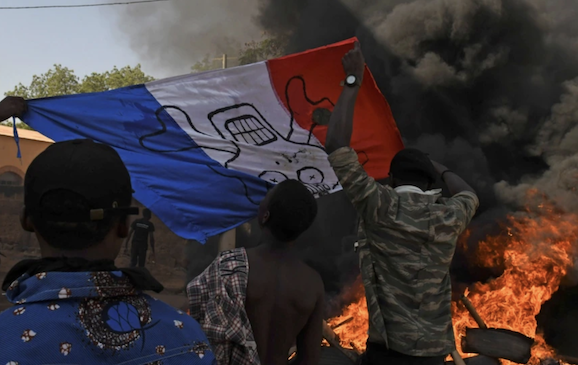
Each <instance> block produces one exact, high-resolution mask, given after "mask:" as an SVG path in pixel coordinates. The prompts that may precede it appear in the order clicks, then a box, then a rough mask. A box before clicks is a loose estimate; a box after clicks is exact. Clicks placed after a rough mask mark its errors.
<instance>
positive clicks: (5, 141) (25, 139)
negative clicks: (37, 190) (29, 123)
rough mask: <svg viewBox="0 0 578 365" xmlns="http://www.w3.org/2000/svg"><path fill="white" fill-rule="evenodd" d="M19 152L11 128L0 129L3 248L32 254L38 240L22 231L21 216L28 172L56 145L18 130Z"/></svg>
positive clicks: (0, 242) (0, 238) (0, 241)
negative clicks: (42, 155) (46, 151)
mask: <svg viewBox="0 0 578 365" xmlns="http://www.w3.org/2000/svg"><path fill="white" fill-rule="evenodd" d="M18 136H19V137H20V152H21V155H22V158H18V157H17V153H18V148H17V147H16V142H15V141H14V134H13V129H12V127H6V126H2V125H0V248H3V249H6V248H8V247H12V248H13V249H16V250H21V251H29V249H30V247H33V246H35V244H36V237H34V235H33V234H31V233H28V232H24V231H23V230H22V228H20V222H19V215H20V211H21V210H22V206H23V204H22V202H23V199H24V194H23V193H24V189H23V185H24V174H25V173H26V169H27V168H28V166H29V165H30V163H31V162H32V160H34V158H36V156H38V155H39V154H40V153H41V152H42V151H44V150H45V149H46V148H47V147H48V146H50V145H51V144H52V143H53V141H52V140H51V139H49V138H46V137H45V136H43V135H42V134H40V133H38V132H34V131H29V130H24V129H19V130H18Z"/></svg>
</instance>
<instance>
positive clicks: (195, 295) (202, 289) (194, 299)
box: [187, 262, 218, 325]
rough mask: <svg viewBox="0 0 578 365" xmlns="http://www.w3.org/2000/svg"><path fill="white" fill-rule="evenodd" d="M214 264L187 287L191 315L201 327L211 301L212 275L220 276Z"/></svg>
mask: <svg viewBox="0 0 578 365" xmlns="http://www.w3.org/2000/svg"><path fill="white" fill-rule="evenodd" d="M216 265H217V264H216V263H215V262H213V263H212V264H211V265H210V266H209V267H208V268H207V269H206V270H205V271H204V272H203V273H202V274H201V275H199V276H197V277H196V278H194V279H193V280H191V282H190V283H189V284H188V285H187V297H188V299H189V314H190V315H191V317H193V318H194V319H196V320H197V322H199V323H200V324H201V325H202V324H203V321H204V318H205V315H206V313H205V308H206V305H207V303H208V301H209V299H210V292H209V282H210V281H211V280H210V277H211V275H215V274H218V272H216V271H217V270H215V269H214V266H216Z"/></svg>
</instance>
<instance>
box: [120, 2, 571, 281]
mask: <svg viewBox="0 0 578 365" xmlns="http://www.w3.org/2000/svg"><path fill="white" fill-rule="evenodd" d="M171 4H173V5H172V8H170V9H168V10H167V9H164V10H163V12H159V13H158V14H150V13H149V14H143V13H130V14H127V15H128V16H129V19H131V20H130V21H128V23H127V24H126V28H127V32H129V34H131V36H132V39H133V41H134V42H133V46H134V47H135V49H137V50H139V51H140V52H142V53H143V55H146V56H148V57H152V58H153V59H156V60H158V61H161V60H162V61H163V62H165V63H167V64H170V65H176V66H179V67H180V66H182V65H183V64H190V63H192V62H194V60H196V59H198V57H200V56H202V55H204V53H206V52H208V51H209V50H212V49H219V47H221V49H222V48H223V47H227V46H228V45H229V44H233V43H234V42H239V41H246V40H251V39H255V38H256V37H258V36H259V32H261V31H265V32H267V33H268V34H269V35H272V36H278V35H282V36H285V37H288V39H289V43H288V45H287V49H286V52H287V53H292V52H298V51H303V50H306V49H311V48H314V47H318V46H323V45H327V44H330V43H332V42H337V41H341V40H343V39H346V38H349V37H353V36H356V37H358V38H359V39H360V42H361V45H362V49H363V52H364V55H365V57H366V61H367V63H368V65H369V67H370V69H371V71H372V73H373V75H374V77H375V79H376V81H377V83H378V86H379V87H380V89H381V91H382V92H383V94H384V95H385V96H386V98H387V99H388V101H389V103H390V105H391V107H392V111H393V114H394V117H395V119H396V121H397V124H398V127H399V129H400V131H401V133H402V135H403V137H404V140H405V142H406V145H407V146H412V147H417V148H420V149H423V150H425V151H426V152H428V153H430V155H431V156H432V158H433V159H435V160H438V161H440V162H442V163H444V164H446V165H448V166H449V167H450V168H451V169H452V170H454V171H456V172H458V173H459V174H460V175H461V176H462V177H464V178H465V179H466V180H467V181H468V182H470V183H471V184H472V185H473V186H474V188H475V189H476V190H477V191H478V193H479V196H480V200H481V202H482V207H481V209H480V211H479V214H478V217H477V218H476V219H475V220H474V222H473V223H472V225H473V227H474V228H475V229H472V232H474V233H473V234H472V235H471V236H470V240H471V241H472V242H473V241H475V240H479V239H480V238H483V235H485V234H487V233H489V232H492V230H494V229H496V225H495V223H496V222H497V221H499V220H500V219H502V218H504V217H505V215H506V214H507V213H508V212H511V211H516V210H518V209H519V208H521V207H523V206H524V205H525V204H527V203H528V202H527V201H526V200H525V199H526V192H527V191H528V189H529V188H530V187H535V188H537V189H539V190H540V191H541V192H543V193H545V194H547V195H548V197H549V199H551V200H552V201H553V202H554V203H555V204H556V205H557V206H558V207H559V208H561V209H563V210H567V211H573V212H576V211H577V210H578V196H577V194H576V191H575V189H576V186H577V185H578V143H577V142H578V123H577V121H578V22H576V20H575V19H576V18H577V15H578V6H577V5H576V2H575V0H556V1H552V0H343V1H338V0H251V1H249V0H244V1H239V0H219V1H216V0H214V1H211V2H210V5H207V4H209V2H201V1H197V0H195V1H193V0H190V1H175V2H174V3H171ZM164 6H166V5H164ZM143 9H144V8H143ZM137 10H138V8H137V7H135V9H134V11H135V12H136V11H137ZM143 11H144V10H143ZM159 11H160V8H159ZM153 15H154V16H153ZM231 19H235V20H239V23H235V22H233V21H231ZM240 35H242V37H243V38H244V39H240ZM227 39H229V40H231V42H233V43H227V42H226V41H225V40H227ZM335 211H342V212H345V213H343V214H342V215H343V216H337V215H336V214H335V213H334V212H335ZM332 212H333V213H332ZM354 217H355V215H354V213H353V212H352V208H351V206H350V205H348V203H347V202H346V201H345V199H344V197H343V196H342V195H336V196H334V197H329V198H326V201H324V202H323V203H322V206H321V207H320V218H319V219H318V220H317V222H316V223H315V226H314V227H313V228H312V229H311V231H310V232H308V234H307V237H305V238H304V239H303V241H304V242H307V243H311V242H313V243H315V244H317V246H313V247H312V246H311V245H309V246H308V248H307V249H304V251H303V252H304V256H305V257H307V258H308V260H309V262H310V263H311V265H312V266H314V267H316V268H317V269H318V270H319V271H320V272H321V273H322V274H323V276H324V280H325V284H326V286H327V287H329V288H331V290H335V288H338V287H341V286H342V284H343V283H342V282H340V281H342V280H345V279H347V278H349V275H345V274H343V273H344V272H349V271H355V259H354V257H355V255H354V254H353V253H352V249H351V244H352V242H354V240H355V224H354V223H351V220H354ZM350 223H351V224H350ZM343 237H349V238H347V239H343ZM342 240H345V241H347V242H345V241H342ZM348 240H349V241H348ZM322 252H323V254H322ZM326 252H331V254H330V255H327V254H326ZM352 257H353V259H351V258H352ZM457 257H458V258H460V257H462V258H463V257H464V256H463V253H459V252H458V255H457ZM458 261H459V260H458ZM456 267H457V268H458V269H459V268H460V267H461V268H463V262H462V263H460V262H457V263H456ZM466 271H467V270H466ZM470 275H472V273H470ZM346 277H347V278H346Z"/></svg>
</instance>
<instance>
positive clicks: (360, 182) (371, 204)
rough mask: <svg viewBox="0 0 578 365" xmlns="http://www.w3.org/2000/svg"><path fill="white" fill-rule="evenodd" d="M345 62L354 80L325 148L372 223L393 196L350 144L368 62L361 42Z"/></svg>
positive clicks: (347, 73)
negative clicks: (362, 50)
mask: <svg viewBox="0 0 578 365" xmlns="http://www.w3.org/2000/svg"><path fill="white" fill-rule="evenodd" d="M342 63H343V70H344V71H345V77H346V79H348V78H349V79H351V80H350V81H352V80H353V78H354V79H355V82H354V83H353V84H351V83H350V84H349V85H348V84H347V83H346V84H345V85H344V87H343V91H342V92H341V95H340V96H339V99H338V100H337V104H335V108H334V109H333V113H331V118H330V121H329V127H328V129H327V136H326V140H325V150H326V151H327V153H328V154H329V162H330V163H331V167H333V170H334V171H335V174H336V175H337V178H338V179H339V182H340V183H341V186H342V187H343V190H344V191H345V194H346V195H347V197H348V198H349V200H350V201H351V202H352V203H353V206H354V207H355V209H356V211H357V213H358V214H359V215H360V217H361V218H362V219H363V220H364V222H365V223H366V224H371V222H373V221H376V218H377V217H378V215H379V211H380V209H381V208H382V207H389V202H390V199H391V197H390V196H389V194H387V193H386V192H387V189H386V188H382V187H381V185H380V184H379V183H377V182H376V181H375V180H374V179H373V178H372V177H370V176H369V175H367V173H366V172H365V169H364V168H363V166H361V164H360V163H359V159H358V157H357V153H355V151H354V150H353V149H351V148H350V147H349V144H350V143H351V134H352V132H353V113H354V110H355V102H356V100H357V95H358V93H359V88H360V86H361V82H362V81H363V73H364V72H365V61H364V59H363V54H362V53H361V48H360V46H359V43H357V42H355V46H354V48H353V49H352V50H351V51H349V52H348V53H347V54H346V55H345V56H344V57H343V60H342ZM350 76H353V78H351V77H350Z"/></svg>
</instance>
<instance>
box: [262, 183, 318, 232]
mask: <svg viewBox="0 0 578 365" xmlns="http://www.w3.org/2000/svg"><path fill="white" fill-rule="evenodd" d="M268 203H269V204H268V206H267V209H268V211H269V220H268V221H267V222H266V223H265V227H267V228H269V230H270V231H271V233H272V234H273V236H274V237H275V238H276V239H278V240H279V241H281V242H290V241H293V240H295V239H297V237H299V236H300V235H301V234H302V233H303V232H305V231H306V230H307V229H308V228H309V227H311V225H312V224H313V221H314V220H315V217H316V216H317V201H316V200H315V197H314V196H313V194H311V192H309V190H308V189H307V188H306V187H305V186H304V185H303V184H302V183H300V182H299V181H297V180H285V181H283V182H281V183H280V184H278V185H277V186H276V187H275V190H274V191H273V195H271V196H270V199H269V202H268Z"/></svg>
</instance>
